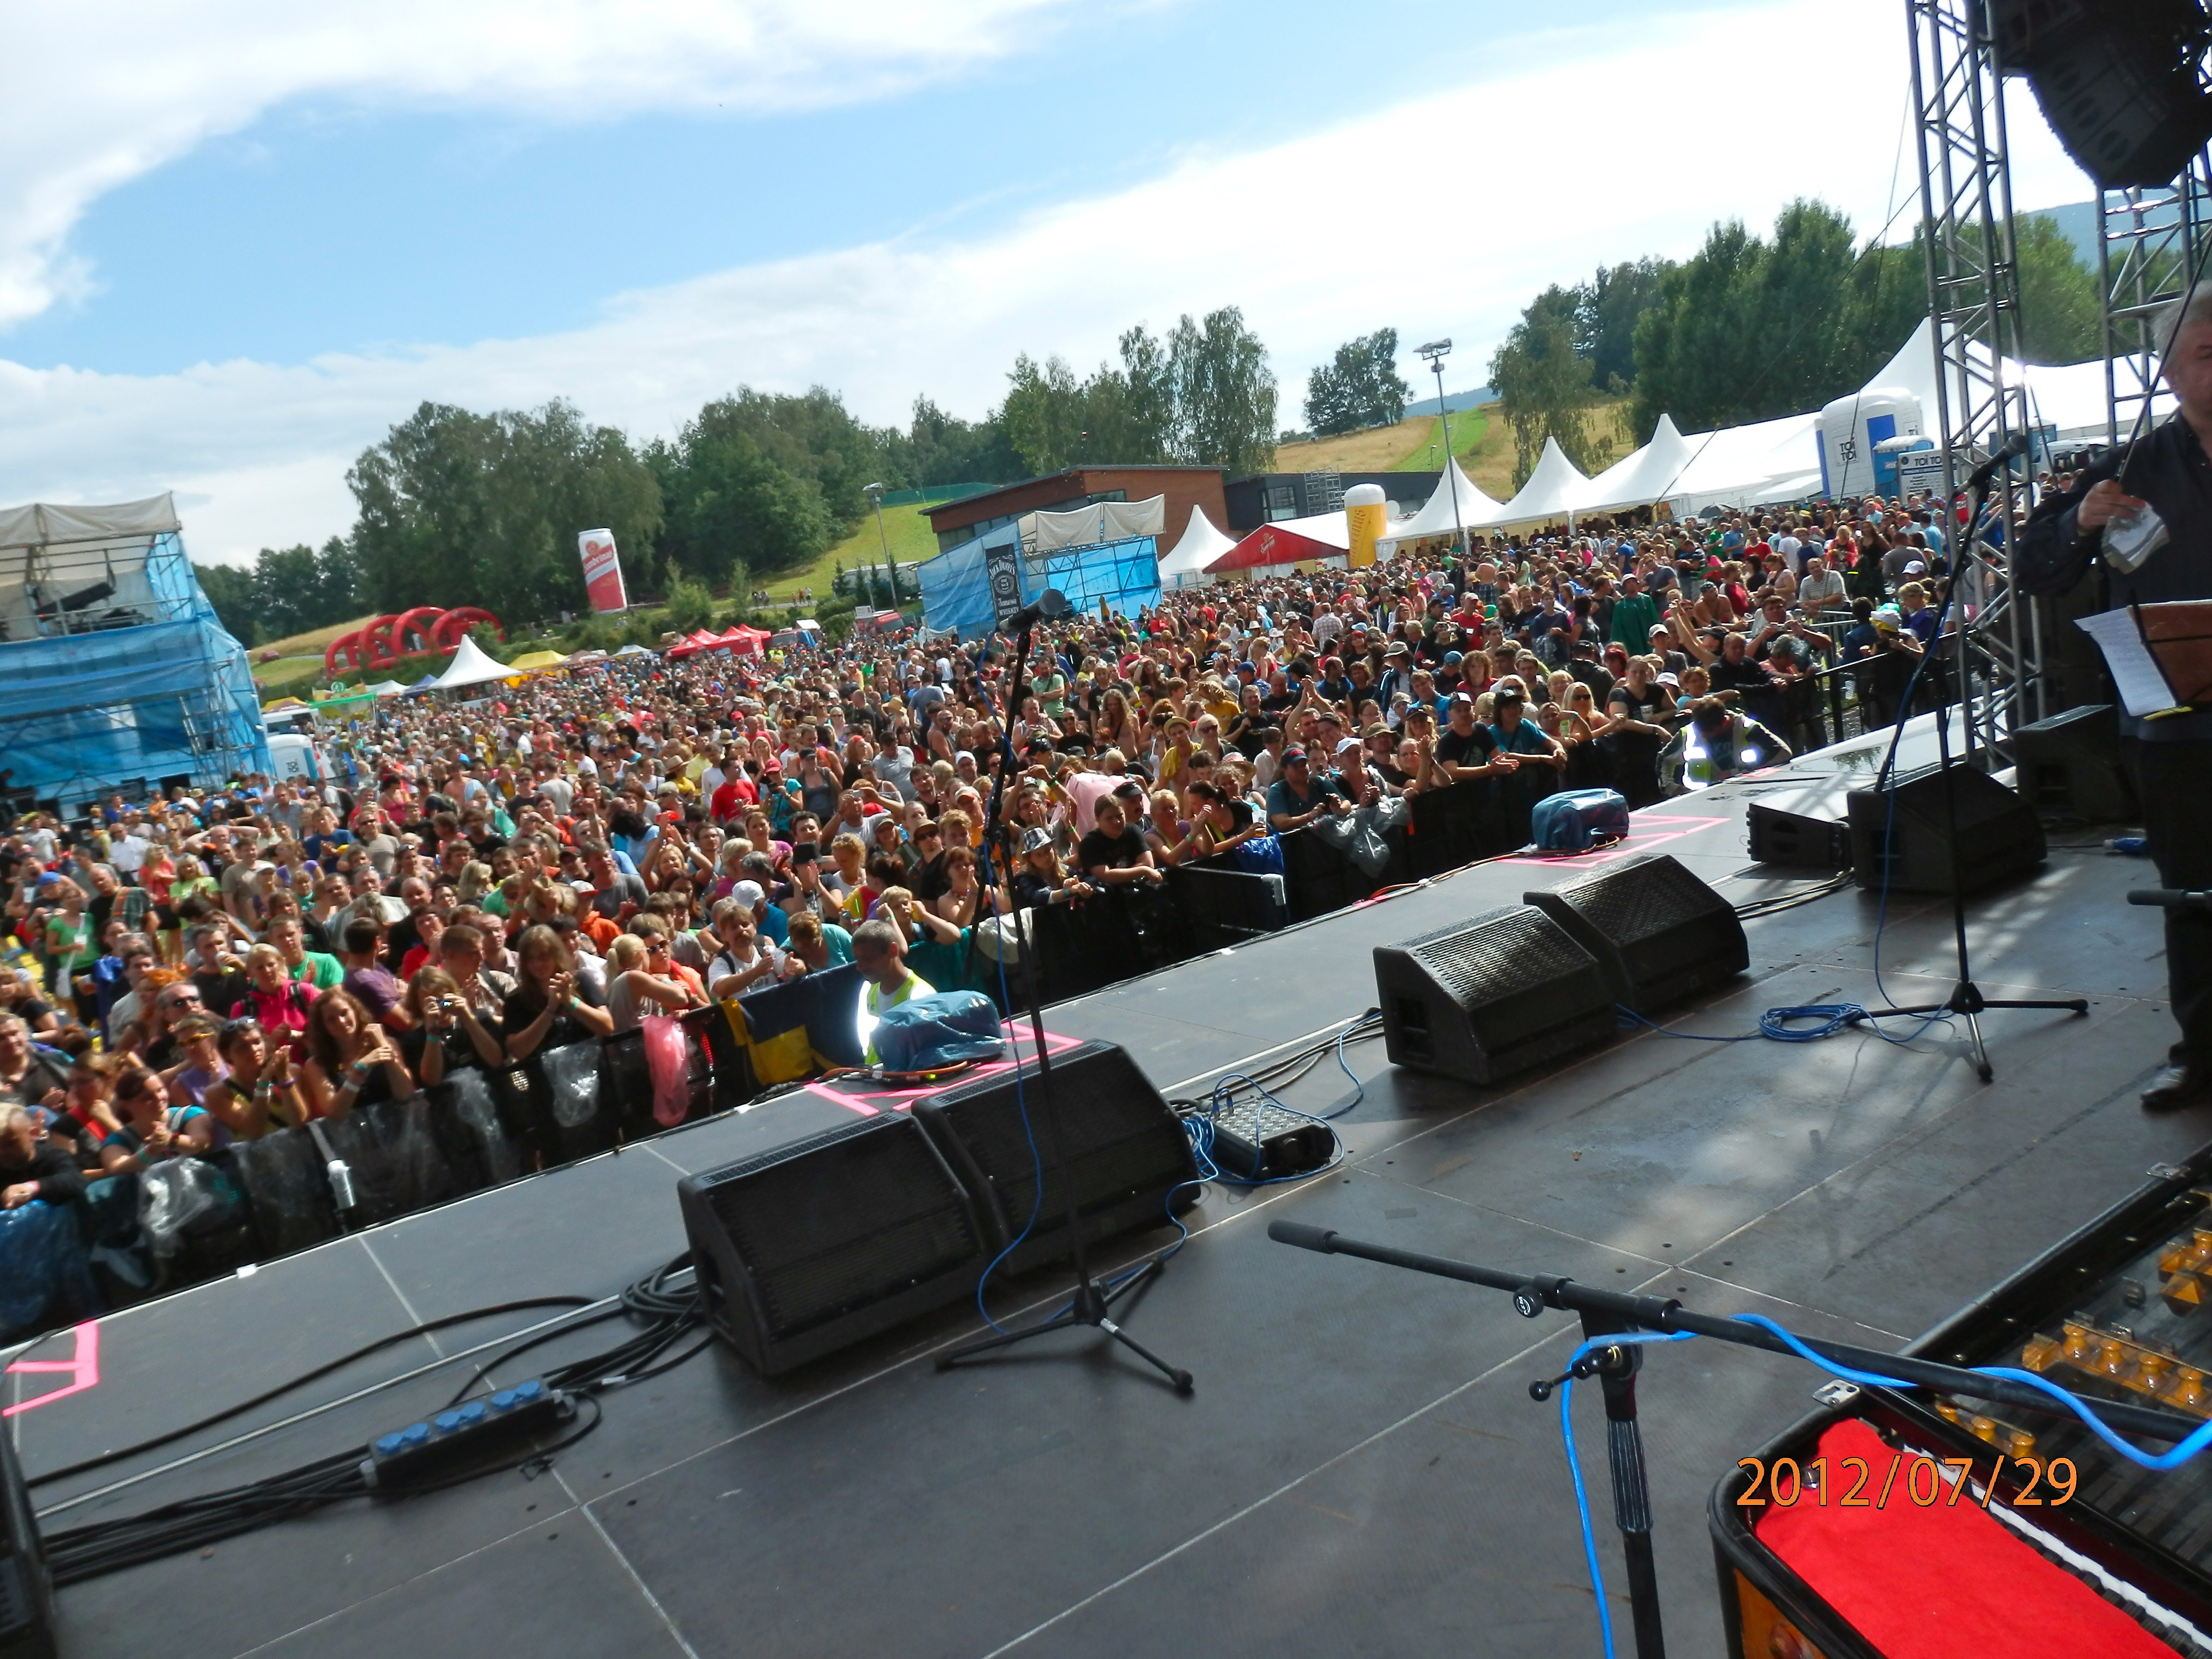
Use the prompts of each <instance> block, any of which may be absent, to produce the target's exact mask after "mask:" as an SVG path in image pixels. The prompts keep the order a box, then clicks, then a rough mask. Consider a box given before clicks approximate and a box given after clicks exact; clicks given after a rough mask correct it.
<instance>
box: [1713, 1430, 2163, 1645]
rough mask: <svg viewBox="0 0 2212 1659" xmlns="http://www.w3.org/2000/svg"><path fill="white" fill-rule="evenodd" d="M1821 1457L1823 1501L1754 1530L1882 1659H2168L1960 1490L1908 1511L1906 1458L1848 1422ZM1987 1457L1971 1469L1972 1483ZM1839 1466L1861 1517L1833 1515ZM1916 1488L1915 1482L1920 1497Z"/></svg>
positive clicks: (1852, 1512)
mask: <svg viewBox="0 0 2212 1659" xmlns="http://www.w3.org/2000/svg"><path fill="white" fill-rule="evenodd" d="M1820 1455H1822V1456H1825V1457H1826V1459H1827V1460H1828V1470H1827V1474H1828V1487H1829V1500H1830V1501H1829V1502H1828V1503H1827V1504H1825V1505H1823V1504H1820V1502H1819V1501H1818V1499H1816V1498H1814V1496H1813V1495H1812V1494H1811V1493H1810V1492H1808V1493H1807V1494H1806V1495H1805V1496H1804V1497H1802V1498H1799V1499H1798V1501H1797V1502H1796V1504H1793V1505H1792V1506H1790V1508H1788V1509H1782V1508H1778V1507H1777V1506H1774V1505H1772V1504H1770V1505H1769V1506H1768V1507H1767V1508H1766V1509H1765V1510H1763V1511H1761V1512H1760V1514H1759V1519H1758V1521H1757V1522H1755V1523H1754V1524H1753V1532H1754V1533H1756V1534H1757V1535H1758V1538H1759V1542H1760V1543H1762V1544H1764V1545H1765V1546H1766V1547H1767V1548H1768V1549H1770V1550H1771V1551H1773V1552H1774V1553H1775V1554H1776V1555H1778V1556H1779V1557H1780V1558H1781V1559H1783V1561H1784V1562H1785V1563H1786V1564H1787V1565H1789V1567H1790V1571H1793V1572H1795V1573H1796V1575H1797V1576H1798V1577H1800V1578H1802V1579H1803V1580H1804V1581H1805V1582H1806V1583H1808V1585H1810V1586H1811V1587H1812V1588H1813V1589H1814V1590H1816V1591H1818V1592H1819V1594H1820V1596H1821V1598H1822V1599H1823V1600H1825V1601H1826V1602H1827V1603H1828V1605H1829V1606H1830V1607H1833V1608H1834V1609H1835V1610H1836V1611H1837V1612H1838V1613H1841V1614H1842V1615H1843V1616H1844V1619H1845V1620H1848V1621H1849V1622H1850V1624H1851V1626H1853V1627H1854V1628H1856V1629H1857V1631H1858V1632H1860V1633H1861V1634H1862V1635H1863V1636H1864V1637H1865V1638H1866V1639H1867V1640H1868V1641H1869V1642H1871V1643H1872V1644H1874V1645H1875V1647H1876V1648H1878V1649H1879V1650H1881V1652H1882V1653H1883V1654H1884V1655H1885V1656H1887V1659H1957V1656H1959V1655H1960V1654H1984V1653H1986V1654H2003V1655H2005V1656H2007V1659H2087V1656H2090V1655H2092V1654H2093V1655H2095V1656H2096V1659H2173V1650H2172V1648H2169V1647H2167V1646H2166V1644H2164V1643H2162V1642H2160V1641H2158V1640H2157V1639H2155V1638H2153V1637H2152V1636H2151V1635H2150V1634H2149V1632H2147V1631H2145V1630H2144V1629H2143V1628H2142V1626H2139V1625H2137V1624H2136V1622H2135V1621H2134V1620H2132V1619H2130V1618H2129V1617H2128V1616H2127V1615H2126V1614H2125V1613H2122V1612H2120V1611H2119V1609H2118V1608H2117V1607H2113V1606H2112V1605H2111V1604H2110V1603H2109V1602H2107V1601H2104V1600H2103V1599H2102V1598H2101V1597H2100V1596H2099V1595H2098V1594H2097V1593H2096V1591H2094V1590H2093V1589H2090V1587H2089V1586H2088V1585H2087V1584H2086V1583H2082V1582H2081V1580H2080V1579H2078V1578H2076V1577H2074V1576H2073V1575H2072V1574H2071V1573H2069V1572H2068V1571H2065V1570H2064V1569H2063V1568H2062V1567H2059V1566H2057V1565H2053V1564H2052V1563H2051V1562H2050V1561H2047V1560H2045V1559H2044V1558H2043V1557H2042V1556H2041V1555H2039V1554H2038V1553H2036V1552H2035V1551H2034V1550H2033V1548H2031V1547H2029V1546H2028V1545H2027V1544H2026V1543H2024V1542H2023V1541H2021V1540H2020V1539H2019V1538H2017V1537H2015V1535H2014V1534H2012V1533H2011V1532H2009V1531H2008V1530H2007V1528H2005V1525H2004V1523H2003V1522H2001V1521H1998V1520H1997V1519H1996V1518H1995V1517H1994V1516H1990V1515H1986V1514H1984V1513H1983V1510H1982V1508H1981V1505H1980V1504H1979V1503H1978V1501H1977V1500H1976V1498H1975V1497H1974V1495H1973V1493H1972V1491H1971V1490H1970V1491H1967V1492H1961V1493H1960V1497H1959V1501H1958V1504H1957V1505H1956V1506H1955V1507H1948V1506H1947V1500H1948V1498H1949V1497H1950V1495H1951V1490H1952V1489H1951V1487H1950V1486H1948V1484H1944V1485H1942V1487H1941V1491H1940V1493H1939V1495H1938V1496H1937V1498H1936V1502H1935V1504H1933V1505H1932V1506H1930V1507H1929V1508H1926V1509H1923V1508H1922V1507H1921V1506H1920V1505H1919V1504H1916V1503H1914V1502H1913V1501H1912V1499H1911V1496H1910V1487H1909V1486H1908V1482H1907V1476H1908V1474H1910V1472H1911V1466H1912V1464H1913V1462H1916V1461H1917V1457H1916V1455H1915V1454H1911V1453H1900V1452H1897V1451H1893V1449H1891V1448H1889V1447H1888V1446H1887V1445H1884V1444H1883V1443H1882V1441H1881V1437H1879V1436H1878V1435H1876V1434H1875V1431H1873V1430H1872V1429H1871V1428H1869V1427H1868V1426H1867V1425H1866V1424H1864V1423H1863V1422H1861V1421H1860V1420H1859V1419H1857V1418H1845V1419H1844V1420H1843V1421H1841V1422H1839V1423H1837V1424H1835V1425H1832V1427H1831V1428H1829V1430H1828V1431H1827V1432H1826V1433H1825V1434H1823V1435H1822V1436H1821V1437H1820ZM1995 1456H1996V1453H1995V1451H1994V1450H1992V1451H1990V1452H1989V1453H1988V1454H1986V1455H1984V1456H1983V1457H1982V1458H1980V1459H1978V1462H1977V1469H1976V1476H1977V1479H1978V1478H1980V1477H1981V1476H1983V1475H1985V1474H1987V1473H1988V1472H1989V1469H1990V1459H1991V1458H1993V1457H1995ZM1846 1457H1857V1458H1862V1459H1863V1460H1864V1461H1865V1462H1866V1466H1867V1468H1868V1471H1869V1478H1868V1480H1867V1481H1866V1484H1865V1485H1864V1486H1863V1488H1861V1489H1860V1492H1859V1496H1860V1497H1861V1498H1865V1499H1867V1500H1868V1503H1869V1507H1868V1508H1865V1509H1857V1508H1854V1509H1841V1508H1838V1507H1837V1503H1836V1500H1837V1499H1838V1498H1840V1497H1841V1496H1842V1495H1843V1494H1844V1492H1845V1491H1847V1490H1848V1489H1849V1483H1850V1481H1851V1480H1853V1479H1855V1475H1853V1476H1839V1475H1838V1468H1839V1466H1840V1465H1841V1462H1842V1461H1843V1460H1844V1458H1846ZM1893 1459H1901V1460H1902V1461H1901V1462H1899V1464H1898V1468H1897V1474H1896V1478H1895V1480H1893V1481H1891V1482H1890V1483H1889V1492H1888V1501H1887V1504H1885V1505H1884V1506H1882V1507H1881V1508H1879V1509H1877V1508H1874V1507H1872V1506H1871V1505H1872V1504H1873V1501H1874V1500H1875V1498H1876V1497H1877V1496H1878V1495H1879V1494H1880V1493H1881V1490H1882V1486H1883V1477H1884V1475H1885V1474H1887V1471H1888V1470H1889V1468H1890V1464H1891V1462H1892V1460H1893ZM1927 1480H1928V1477H1927V1475H1926V1474H1923V1475H1922V1476H1921V1489H1922V1490H1923V1491H1925V1490H1926V1489H1927ZM1761 1490H1762V1491H1765V1490H1766V1489H1765V1488H1762V1489H1761ZM2044 1490H2045V1491H2046V1492H2047V1491H2048V1490H2049V1488H2048V1486H2045V1488H2044ZM2033 1516H2034V1511H2033V1510H2024V1511H2022V1518H2023V1519H2027V1520H2031V1521H2032V1520H2033Z"/></svg>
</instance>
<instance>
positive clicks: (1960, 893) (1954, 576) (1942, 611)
mask: <svg viewBox="0 0 2212 1659" xmlns="http://www.w3.org/2000/svg"><path fill="white" fill-rule="evenodd" d="M2025 453H2027V447H2026V446H2025V444H2023V443H2020V442H2018V441H2015V445H2013V446H2008V447H2007V448H2004V449H2001V450H1999V451H1998V452H1997V453H1996V454H1995V455H1993V456H1991V457H1990V459H1989V461H1988V462H1987V463H1986V464H1984V465H1982V466H1979V467H1977V468H1976V469H1975V470H1974V475H1973V477H1972V481H1971V484H1970V487H1971V488H1972V491H1973V498H1972V507H1970V509H1969V510H1968V512H1967V513H1966V529H1965V531H1964V532H1963V533H1962V534H1961V535H1960V546H1959V553H1958V556H1957V557H1956V558H1955V559H1954V560H1952V562H1951V579H1950V580H1949V581H1948V582H1947V583H1945V584H1944V587H1943V603H1942V605H1940V606H1939V607H1937V609H1936V645H1935V646H1934V647H1931V651H1934V650H1940V649H1941V648H1942V641H1943V623H1944V619H1945V618H1946V617H1948V616H1949V615H1950V614H1951V604H1952V601H1953V600H1954V599H1956V598H1957V597H1958V594H1959V583H1960V577H1961V576H1962V575H1963V574H1964V573H1965V571H1966V567H1967V565H1968V564H1969V562H1971V561H1972V559H1973V557H1974V553H1973V547H1972V544H1973V540H1974V538H1975V536H1976V535H1977V534H1978V532H1979V531H1980V528H1981V523H1982V513H1983V510H1984V507H1987V505H1988V503H1989V497H1990V481H1991V480H1992V479H1994V478H1995V477H1996V473H1997V470H1998V469H1999V468H2000V467H2002V466H2005V465H2009V464H2010V461H2011V458H2012V457H2013V456H2014V455H2019V454H2025ZM1951 655H1952V659H1953V667H1954V671H1955V672H1956V675H1957V678H1958V684H1957V685H1956V686H1954V688H1953V696H1952V697H1950V698H1948V699H1939V702H1938V706H1937V708H1936V756H1937V758H1938V770H1940V771H1941V772H1942V775H1943V828H1944V833H1945V836H1946V837H1947V839H1948V841H1949V842H1950V854H1951V931H1952V933H1953V935H1954V938H1955V939H1956V940H1957V946H1958V956H1959V977H1958V981H1957V982H1956V983H1955V984H1954V985H1953V986H1952V987H1951V994H1950V995H1949V996H1948V997H1946V998H1944V999H1943V1000H1942V1001H1941V1002H1918V1003H1912V1004H1909V1005H1907V1006H1903V1007H1896V1006H1893V1007H1888V1008H1885V1009H1882V1010H1881V1012H1882V1013H1883V1014H1884V1015H1891V1014H1928V1015H1933V1014H1957V1015H1960V1016H1961V1017H1963V1018H1965V1020H1966V1033H1967V1036H1969V1037H1970V1038H1971V1039H1972V1042H1973V1045H1974V1070H1975V1072H1976V1073H1978V1075H1979V1076H1980V1078H1981V1079H1982V1081H1983V1082H1984V1083H1988V1082H1990V1081H1991V1080H1992V1079H1994V1078H1995V1077H1996V1069H1995V1068H1994V1067H1993V1066H1990V1049H1989V1044H1988V1042H1986V1041H1984V1038H1983V1036H1982V1022H1981V1016H1982V1014H1983V1012H1984V1011H1985V1010H1988V1009H1991V1008H2009V1009H2025V1010H2035V1011H2042V1012H2054V1013H2055V1012H2065V1013H2075V1014H2086V1013H2087V1012H2089V1004H2088V1002H2087V1000H2085V999H2083V998H2081V997H2070V998H2064V999H2061V1000H2056V1001H2033V1000H2030V1001H2021V1000H2005V999H2000V1000H1996V1001H1991V1000H1990V999H1989V998H1987V997H1985V996H1984V995H1983V994H1982V991H1981V987H1979V986H1978V985H1976V984H1975V983H1974V974H1973V964H1972V958H1971V957H1970V956H1969V954H1968V951H1967V945H1966V862H1965V853H1964V850H1963V849H1962V848H1960V845H1959V786H1958V782H1957V780H1956V779H1955V777H1954V775H1953V772H1952V762H1951V704H1952V703H1953V702H1956V704H1957V705H1958V708H1959V709H1960V713H1961V714H1962V715H1963V716H1964V717H1965V721H1966V746H1967V748H1968V750H1972V747H1973V715H1972V708H1971V701H1970V693H1969V692H1968V690H1967V684H1966V678H1967V658H1966V620H1965V618H1964V617H1961V618H1960V623H1959V626H1958V627H1957V628H1956V629H1954V630H1953V640H1952V650H1951ZM1930 660H1933V657H1932V655H1931V658H1930ZM1923 666H1924V665H1923ZM1917 672H1918V671H1915V674H1916V678H1917ZM1908 690H1909V688H1908ZM1910 713H1911V708H1910V706H1909V704H1908V706H1907V707H1905V708H1899V710H1898V711H1897V724H1898V732H1899V738H1902V736H1903V735H1904V727H1905V720H1906V717H1907V716H1908V715H1909V714H1910ZM1896 758H1897V740H1896V739H1893V740H1892V741H1891V743H1890V746H1889V758H1888V759H1887V760H1885V761H1884V762H1883V763H1882V769H1881V776H1880V777H1878V778H1877V779H1876V787H1882V785H1883V783H1884V782H1885V781H1886V782H1887V787H1889V788H1891V789H1895V788H1896V787H1897V779H1896V776H1895V775H1894V774H1893V772H1892V771H1891V765H1892V763H1893V762H1894V761H1895V760H1896ZM1891 810H1892V815H1894V806H1893V807H1892V809H1891ZM1880 856H1881V857H1884V858H1887V856H1889V848H1887V845H1885V846H1884V847H1883V848H1882V849H1881V854H1880Z"/></svg>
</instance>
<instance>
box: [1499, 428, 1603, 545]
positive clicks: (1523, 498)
mask: <svg viewBox="0 0 2212 1659" xmlns="http://www.w3.org/2000/svg"><path fill="white" fill-rule="evenodd" d="M1586 489H1589V479H1588V478H1586V477H1583V474H1582V473H1581V471H1579V470H1578V469H1577V467H1576V465H1575V464H1574V463H1573V462H1572V461H1571V460H1569V459H1567V452H1566V451H1565V450H1564V449H1562V448H1560V447H1559V440H1558V439H1557V438H1552V437H1547V438H1546V439H1545V440H1544V453H1542V454H1541V455H1539V456H1538V457H1537V458H1536V466H1535V470H1534V471H1532V472H1530V473H1529V475H1528V483H1524V484H1522V486H1521V488H1520V489H1519V490H1518V491H1516V493H1515V495H1514V497H1513V499H1512V500H1511V501H1508V502H1506V503H1505V505H1504V506H1503V507H1495V508H1492V511H1491V513H1490V514H1489V516H1488V517H1486V518H1485V519H1483V520H1480V522H1481V523H1482V524H1483V525H1484V526H1492V525H1508V524H1534V523H1537V522H1538V521H1540V520H1546V519H1564V518H1565V517H1566V516H1567V515H1568V514H1569V513H1576V512H1579V511H1580V510H1581V509H1582V497H1583V492H1584V491H1585V490H1586Z"/></svg>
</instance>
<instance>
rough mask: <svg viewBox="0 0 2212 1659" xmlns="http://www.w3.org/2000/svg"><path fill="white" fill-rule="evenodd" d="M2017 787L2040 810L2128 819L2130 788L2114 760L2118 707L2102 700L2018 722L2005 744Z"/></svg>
mask: <svg viewBox="0 0 2212 1659" xmlns="http://www.w3.org/2000/svg"><path fill="white" fill-rule="evenodd" d="M2006 746H2007V747H2008V748H2009V749H2010V750H2012V759H2013V765H2014V767H2015V770H2016V773H2017V775H2018V777H2019V779H2020V793H2021V795H2022V796H2024V797H2025V798H2026V799H2027V801H2028V802H2029V804H2030V805H2033V806H2034V807H2036V808H2037V809H2038V810H2039V811H2051V812H2070V813H2072V814H2074V815H2075V817H2082V818H2087V820H2088V821H2089V822H2090V823H2133V822H2134V821H2135V817H2136V794H2135V790H2134V789H2133V788H2132V787H2130V785H2129V782H2128V773H2127V768H2126V767H2125V766H2124V765H2122V764H2121V762H2120V721H2119V714H2118V711H2117V710H2116V709H2114V708H2113V707H2112V704H2110V703H2108V702H2100V703H2092V704H2090V705H2088V706H2087V707H2086V708H2069V709H2068V710H2067V711H2066V712H2065V713H2064V714H2053V715H2052V716H2051V718H2050V719H2049V720H2038V721H2036V722H2035V723H2034V724H2033V726H2021V727H2019V728H2017V729H2016V730H2015V732H2013V734H2012V739H2011V741H2010V742H2009V743H2008V744H2007V745H2006Z"/></svg>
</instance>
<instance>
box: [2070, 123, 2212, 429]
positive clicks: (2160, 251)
mask: <svg viewBox="0 0 2212 1659" xmlns="http://www.w3.org/2000/svg"><path fill="white" fill-rule="evenodd" d="M2208 247H2212V161H2208V160H2207V157H2206V155H2204V154H2203V152H2201V151H2200V152H2199V153H2198V154H2197V155H2196V156H2195V157H2194V158H2193V159H2192V160H2191V161H2190V163H2189V165H2188V167H2185V169H2183V171H2182V174H2181V176H2180V177H2179V179H2174V180H2173V181H2172V183H2170V184H2166V185H2160V186H2158V187H2157V188H2156V189H2154V190H2142V189H2132V188H2131V189H2127V190H2106V191H2099V192H2098V197H2097V289H2098V294H2099V297H2100V300H2101V301H2102V309H2103V313H2104V339H2103V345H2104V351H2105V418H2106V442H2108V443H2113V444H2121V443H2125V442H2126V441H2128V440H2129V438H2130V436H2132V435H2134V433H2135V432H2136V430H2137V428H2138V427H2140V428H2142V429H2144V430H2148V428H2149V427H2150V424H2151V422H2152V418H2153V416H2152V411H2151V408H2150V404H2152V402H2153V400H2154V398H2158V397H2159V395H2160V394H2159V392H2158V330H2157V318H2158V313H2159V312H2160V310H2162V309H2163V308H2164V307H2166V306H2168V305H2170V304H2172V302H2173V301H2176V300H2178V299H2179V298H2180V297H2181V295H2182V293H2183V291H2184V290H2185V289H2187V287H2188V286H2189V283H2190V282H2191V277H2192V276H2195V277H2196V278H2197V280H2200V281H2201V280H2202V279H2203V273H2204V271H2205V263H2204V256H2205V252H2206V250H2207V249H2208Z"/></svg>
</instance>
